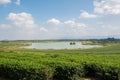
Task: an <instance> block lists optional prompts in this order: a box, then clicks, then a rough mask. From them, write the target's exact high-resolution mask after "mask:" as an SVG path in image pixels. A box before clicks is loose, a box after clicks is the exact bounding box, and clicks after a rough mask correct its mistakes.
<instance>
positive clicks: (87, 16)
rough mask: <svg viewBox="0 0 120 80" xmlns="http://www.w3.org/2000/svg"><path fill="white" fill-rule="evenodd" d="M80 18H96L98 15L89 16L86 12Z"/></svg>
mask: <svg viewBox="0 0 120 80" xmlns="http://www.w3.org/2000/svg"><path fill="white" fill-rule="evenodd" d="M80 17H82V18H96V17H97V15H95V14H89V13H88V12H86V11H82V12H81V14H80Z"/></svg>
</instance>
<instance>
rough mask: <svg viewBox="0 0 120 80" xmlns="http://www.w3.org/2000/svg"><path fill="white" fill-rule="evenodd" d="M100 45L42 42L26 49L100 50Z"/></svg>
mask: <svg viewBox="0 0 120 80" xmlns="http://www.w3.org/2000/svg"><path fill="white" fill-rule="evenodd" d="M99 47H102V46H100V45H82V43H81V42H40V43H32V45H31V46H26V47H24V48H30V49H32V48H34V49H89V48H99Z"/></svg>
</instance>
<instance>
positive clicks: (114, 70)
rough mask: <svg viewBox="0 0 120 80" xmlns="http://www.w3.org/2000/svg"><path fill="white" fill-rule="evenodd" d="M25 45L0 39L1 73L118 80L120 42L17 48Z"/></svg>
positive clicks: (32, 79) (38, 79)
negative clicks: (68, 47) (66, 47)
mask: <svg viewBox="0 0 120 80" xmlns="http://www.w3.org/2000/svg"><path fill="white" fill-rule="evenodd" d="M25 45H28V43H27V44H25V43H17V42H8V43H6V42H1V43H0V76H1V77H2V76H3V77H6V78H9V79H12V80H51V79H56V80H79V78H80V77H97V78H100V79H104V80H117V75H118V73H119V71H120V43H112V44H107V46H105V47H102V48H94V49H83V50H80V49H77V50H38V49H22V48H20V47H21V46H25ZM91 72H92V73H91ZM3 80H4V79H3Z"/></svg>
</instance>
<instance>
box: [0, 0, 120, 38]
mask: <svg viewBox="0 0 120 80" xmlns="http://www.w3.org/2000/svg"><path fill="white" fill-rule="evenodd" d="M119 21H120V1H119V0H36V1H34V0H0V40H4V39H10V40H16V39H82V38H107V37H116V38H120V31H119V30H120V22H119Z"/></svg>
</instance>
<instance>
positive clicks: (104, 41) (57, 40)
mask: <svg viewBox="0 0 120 80" xmlns="http://www.w3.org/2000/svg"><path fill="white" fill-rule="evenodd" d="M60 41H91V42H99V43H107V42H114V43H119V42H120V39H117V38H114V37H112V38H105V39H53V40H1V41H0V42H32V43H34V42H60Z"/></svg>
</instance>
